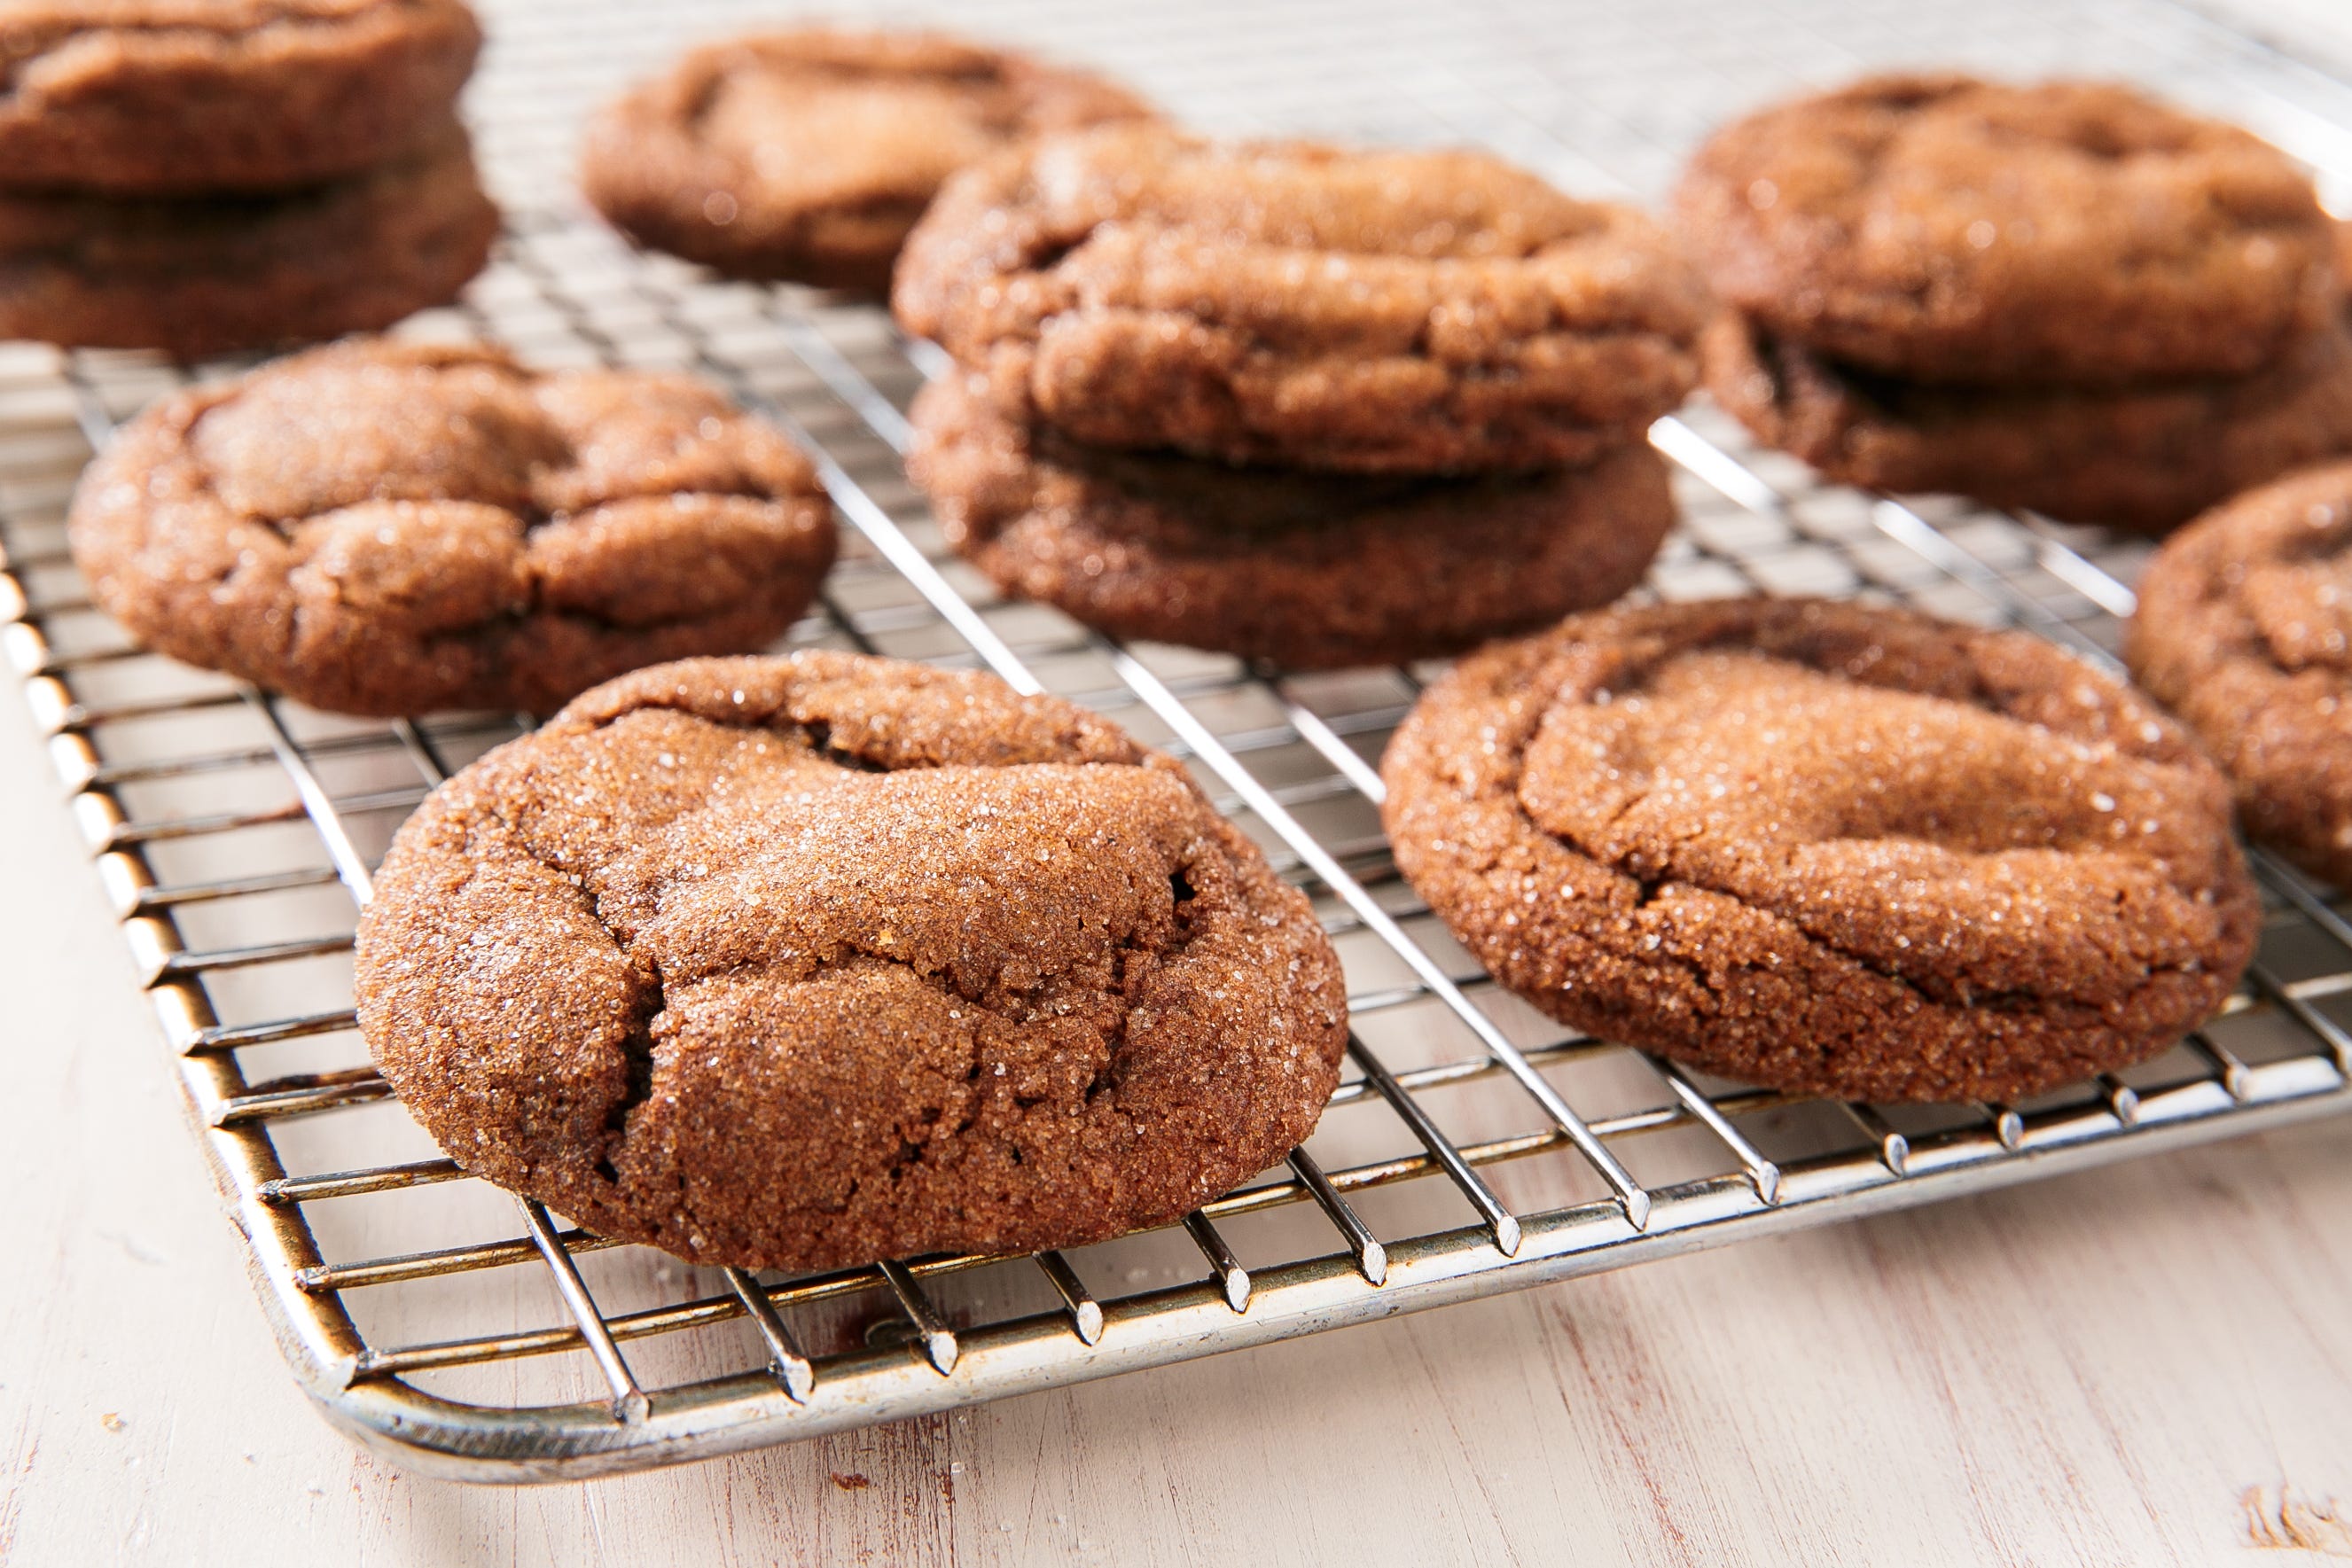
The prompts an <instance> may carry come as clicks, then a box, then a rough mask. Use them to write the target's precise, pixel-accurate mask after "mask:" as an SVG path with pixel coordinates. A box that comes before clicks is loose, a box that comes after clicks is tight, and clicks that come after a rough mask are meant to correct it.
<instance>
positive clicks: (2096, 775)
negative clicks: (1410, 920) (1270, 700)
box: [1381, 600, 2261, 1101]
mask: <svg viewBox="0 0 2352 1568" xmlns="http://www.w3.org/2000/svg"><path fill="white" fill-rule="evenodd" d="M1381 776H1382V777H1383V778H1384V779H1386V780H1387V782H1388V787H1389V798H1388V802H1387V805H1386V807H1385V810H1384V814H1385V818H1386V821H1387V825H1388V829H1389V832H1390V836H1391V839H1392V841H1394V843H1395V846H1396V856H1397V863H1398V865H1399V866H1400V867H1401V868H1402V870H1403V872H1404V873H1405V875H1406V876H1407V877H1408V878H1410V879H1411V881H1412V884H1413V886H1414V887H1416V888H1417V889H1419V890H1420V892H1421V893H1422V894H1423V896H1424V897H1425V898H1427V899H1428V900H1429V902H1430V904H1431V906H1432V907H1433V909H1435V910H1436V912H1437V913H1438V915H1441V916H1442V917H1443V918H1444V921H1445V923H1446V925H1448V926H1449V927H1451V928H1452V930H1453V931H1454V935H1455V936H1458V937H1460V938H1461V939H1462V941H1463V942H1464V943H1465V945H1466V946H1468V947H1469V948H1470V949H1471V951H1472V952H1474V953H1475V954H1476V955H1477V956H1478V957H1479V958H1480V960H1481V961H1483V962H1484V963H1485V964H1486V967H1487V968H1488V969H1489V970H1490V971H1491V972H1492V973H1493V974H1494V975H1495V977H1496V978H1497V979H1499V980H1501V981H1502V982H1503V984H1505V985H1506V986H1507V987H1509V988H1511V989H1512V990H1513V991H1516V992H1517V993H1518V994H1519V995H1520V996H1522V997H1525V998H1528V1000H1529V1001H1530V1002H1532V1003H1534V1004H1535V1005H1536V1006H1537V1007H1538V1008H1540V1009H1543V1010H1544V1011H1546V1012H1548V1013H1549V1014H1550V1015H1551V1016H1552V1017H1554V1018H1557V1019H1561V1020H1562V1021H1564V1022H1567V1023H1570V1024H1573V1025H1575V1026H1577V1027H1578V1028H1580V1029H1584V1030H1591V1031H1592V1032H1593V1033H1595V1034H1598V1035H1601V1036H1604V1037H1606V1038H1609V1039H1612V1040H1623V1041H1626V1042H1628V1043H1630V1044H1633V1045H1638V1046H1643V1047H1646V1048H1648V1049H1650V1050H1653V1051H1661V1052H1663V1053H1664V1054H1666V1055H1668V1056H1672V1057H1675V1058H1676V1059H1677V1060H1680V1061H1685V1062H1689V1063H1691V1064H1693V1065H1695V1066H1697V1067H1700V1068H1704V1069H1706V1070H1707V1071H1713V1072H1720V1073H1723V1074H1726V1075H1727V1076H1730V1077H1734V1078H1739V1079H1743V1080H1746V1081H1747V1082H1753V1083H1760V1084H1765V1085H1768V1086H1770V1087H1772V1088H1776V1089H1781V1090H1787V1091H1790V1092H1804V1093H1817V1094H1830V1095H1838V1096H1843V1097H1846V1098H1850V1099H1861V1100H1887V1101H1894V1100H1954V1099H1969V1098H1975V1099H1989V1100H2012V1099H2016V1098H2019V1097H2021V1096H2024V1095H2028V1094H2032V1093H2035V1092H2039V1091H2042V1090H2044V1089H2048V1088H2050V1087H2052V1086H2053V1085H2055V1084H2058V1083H2062V1082H2067V1081H2068V1080H2071V1079H2074V1078H2079V1077H2081V1076H2083V1075H2084V1074H2085V1073H2089V1072H2093V1071H2099V1070H2103V1069H2112V1068H2116V1067H2120V1066H2123V1065H2125V1064H2126V1063H2129V1062H2134V1061H2140V1060H2143V1059H2144V1058H2147V1057H2148V1056H2151V1055H2154V1054H2156V1053H2157V1052H2158V1051H2162V1050H2164V1049H2166V1048H2167V1047H2168V1046H2169V1045H2171V1044H2172V1043H2173V1042H2174V1041H2176V1040H2179V1037H2180V1036H2181V1034H2182V1033H2183V1032H2184V1031H2186V1030H2189V1029H2192V1028H2195V1027H2196V1026H2197V1025H2198V1024H2200V1022H2202V1021H2203V1020H2204V1019H2205V1018H2206V1017H2207V1015H2208V1014H2210V1012H2211V1011H2212V1009H2214V1008H2215V1007H2216V1006H2218V1005H2219V1004H2220V1002H2221V1000H2222V998H2224V997H2225V996H2227V995H2228V993H2229V991H2230V988H2231V986H2232V985H2233V984H2235V982H2236V980H2237V977H2238V975H2239V973H2240V971H2241V970H2242V969H2243V967H2245V964H2246V962H2247V960H2248V958H2249V957H2250V956H2252V951H2253V944H2254V938H2255V935H2256V930H2257V927H2258V925H2259V922H2260V918H2261V905H2260V902H2259V900H2258V898H2257V897H2256V894H2255V892H2254V888H2253V884H2252V881H2251V880H2250V879H2249V878H2248V876H2247V873H2246V869H2245V866H2244V863H2243V861H2242V858H2241V856H2240V854H2239V852H2238V849H2237V845H2236V843H2235V841H2233V840H2232V839H2231V835H2230V800H2229V787H2228V785H2227V784H2226V783H2224V782H2223V780H2222V779H2221V776H2220V775H2219V774H2218V773H2216V772H2215V771H2214V769H2213V767H2212V765H2211V764H2210V763H2209V762H2207V761H2206V760H2205V758H2204V757H2203V756H2202V754H2201V753H2200V752H2199V751H2198V749H2197V747H2196V745H2195V744H2194V742H2192V741H2191V740H2190V739H2189V737H2188V736H2187V735H2186V734H2184V733H2183V732H2182V730H2181V729H2180V728H2179V727H2178V726H2176V725H2175V724H2173V723H2172V721H2171V720H2169V719H2168V718H2166V717H2165V716H2164V715H2163V713H2162V712H2161V711H2160V710H2159V709H2158V707H2157V706H2156V705H2155V704H2154V703H2153V702H2151V701H2150V700H2148V699H2147V697H2146V696H2144V695H2141V694H2139V693H2138V692H2137V691H2134V690H2133V689H2131V688H2130V687H2127V686H2125V685H2120V684H2119V683H2117V682H2115V681H2113V680H2110V679H2108V678H2107V677H2105V676H2104V675H2101V674H2098V673H2097V672H2095V671H2094V670H2093V669H2091V668H2090V667H2089V666H2087V665H2085V664H2083V663H2081V662H2080V661H2078V660H2076V659H2074V658H2073V657H2071V656H2069V655H2067V654H2065V653H2062V652H2060V651H2059V650H2058V649H2056V648H2055V647H2053V646H2052V645H2051V644H2049V643H2043V642H2042V641H2040V640H2038V639H2036V638H2033V637H2031V636H2029V635H2027V634H2025V633H2022V632H1985V631H1979V630H1976V629H1973V628H1969V627H1963V626H1956V625H1948V624H1945V623H1943V622H1936V621H1930V620H1927V619H1925V618H1923V617H1919V616H1916V615H1912V614H1909V613H1907V612H1897V611H1890V610H1881V609H1873V608H1868V607H1865V606H1861V605H1852V604H1834V603H1827V602H1822V601H1803V600H1798V601H1778V600H1732V601H1717V602H1712V603H1700V604H1685V605H1675V606H1668V607H1664V608H1658V609H1642V610H1622V611H1615V612H1603V613H1601V614H1595V615H1585V616H1578V617H1573V618H1571V619H1570V620H1569V621H1567V622H1563V623H1562V624H1561V625H1560V626H1559V627H1558V628H1556V629H1555V630H1553V631H1550V632H1543V633H1540V634H1539V635H1538V636H1535V637H1531V638H1528V639H1526V640H1524V641H1521V642H1517V643H1506V644H1499V645H1497V646H1496V647H1492V648H1489V649H1486V650H1485V651H1484V652H1481V653H1475V654H1474V655H1472V656H1471V657H1470V658H1468V659H1467V660H1465V661H1464V662H1463V663H1462V664H1460V665H1459V666H1457V667H1456V668H1455V669H1454V672H1453V673H1452V674H1449V675H1448V676H1447V677H1446V678H1445V679H1444V680H1443V681H1441V682H1440V683H1438V684H1437V685H1434V686H1433V687H1432V688H1431V689H1430V690H1429V692H1428V693H1427V694H1426V695H1424V696H1423V698H1422V700H1421V702H1420V703H1419V704H1418V705H1417V706H1415V708H1414V709H1413V712H1412V715H1411V716H1409V717H1408V718H1407V719H1406V720H1405V723H1404V725H1403V727H1402V728H1401V729H1399V730H1398V732H1397V735H1396V737H1395V739H1394V740H1393V741H1392V742H1391V745H1390V747H1389V752H1388V755H1387V757H1386V758H1384V759H1383V761H1382V764H1381Z"/></svg>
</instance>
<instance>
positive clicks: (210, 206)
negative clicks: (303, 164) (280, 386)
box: [0, 120, 499, 360]
mask: <svg viewBox="0 0 2352 1568" xmlns="http://www.w3.org/2000/svg"><path fill="white" fill-rule="evenodd" d="M498 233H499V210H498V208H497V207H496V206H495V205H493V204H492V203H491V201H490V199H489V197H488V196H487V195H485V194H483V193H482V186H481V182H480V179H479V178H478V175H477V174H476V173H475V171H474V157H473V152H472V150H471V148H470V147H469V146H468V145H467V140H466V135H465V132H464V131H461V130H459V129H458V128H457V124H456V122H455V121H454V120H451V121H446V122H445V124H444V127H443V130H442V132H441V134H440V135H439V136H438V137H436V139H435V140H433V141H429V142H427V143H426V144H425V145H424V146H422V147H420V148H419V149H418V150H417V151H416V152H413V153H411V154H409V155H407V156H406V157H404V158H402V159H400V160H399V161H397V162H393V163H390V164H387V165H385V166H384V167H383V168H382V169H379V170H376V171H374V172H371V173H367V174H362V175H361V176H359V177H357V178H355V179H352V180H345V181H339V182H337V183H332V184H328V185H320V186H314V187H312V188H311V189H310V190H307V191H303V192H300V193H296V194H291V195H285V196H244V197H214V198H207V199H199V200H187V201H162V200H155V201H149V200H119V199H114V198H110V197H100V196H76V195H54V194H51V195H25V194H16V195H7V194H0V338H31V339H37V340H42V341H46V342H51V343H60V344H66V345H68V346H74V347H86V348H116V349H157V350H163V352H164V353H167V354H170V355H172V356H173V357H174V358H176V359H180V360H195V359H202V358H204V357H205V356H207V355H211V354H225V353H230V352H234V351H237V350H247V349H259V348H268V347H271V346H274V345H278V344H284V343H299V342H312V341H316V340H320V339H322V338H333V337H339V336H341V334H343V333H346V332H363V331H373V330H376V329H379V328H383V327H388V326H390V325H392V324H393V323H394V321H397V320H399V319H401V318H403V317H404V316H408V315H411V314H413V313H414V312H415V311H418V310H422V309H425V308H428V307H431V306H435V305H442V304H446V303H447V302H448V301H449V300H451V299H454V298H457V292H458V291H459V290H460V289H462V288H463V287H465V286H466V284H467V281H468V280H469V279H471V278H472V277H473V276H474V275H475V274H476V273H478V272H479V271H480V270H481V269H482V267H483V265H484V264H485V263H487V262H488V260H489V256H490V246H491V244H492V242H493V241H495V240H496V239H497V237H498Z"/></svg>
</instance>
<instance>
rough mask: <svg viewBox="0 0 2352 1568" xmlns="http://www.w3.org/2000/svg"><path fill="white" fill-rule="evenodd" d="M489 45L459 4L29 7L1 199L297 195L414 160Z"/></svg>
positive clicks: (7, 94) (11, 55)
mask: <svg viewBox="0 0 2352 1568" xmlns="http://www.w3.org/2000/svg"><path fill="white" fill-rule="evenodd" d="M481 41H482V34H481V28H480V26H479V25H478V24H477V23H476V21H475V20H474V15H473V13H472V12H471V11H469V10H467V8H466V6H465V5H462V4H460V3H459V0H16V3H15V4H12V5H9V6H8V8H7V13H6V16H5V18H0V188H5V189H11V190H42V189H72V190H76V191H80V192H86V193H100V192H102V193H110V194H114V195H130V196H184V195H193V194H195V193H200V192H231V191H247V192H262V191H280V190H284V189H286V188H287V187H289V186H296V185H305V184H310V183H317V182H321V181H328V180H336V179H343V178H347V177H350V176H352V175H357V174H360V173H362V172H364V171H366V170H370V169H373V168H374V167H376V166H377V165H379V164H382V163H384V162H390V161H392V160H394V159H395V158H399V157H402V156H404V155H405V154H406V153H407V152H409V151H410V150H411V149H412V148H413V147H415V144H416V143H417V142H418V141H420V140H424V139H427V138H429V137H430V136H431V135H432V134H433V133H434V128H435V127H436V125H438V124H439V123H440V122H441V121H443V120H446V119H447V118H448V117H449V111H450V106H451V105H452V104H453V103H454V102H456V100H457V89H459V88H461V87H462V86H464V85H465V81H466V78H467V75H468V74H469V73H470V72H471V71H472V70H473V68H474V57H475V56H476V54H477V53H478V51H479V49H480V47H481Z"/></svg>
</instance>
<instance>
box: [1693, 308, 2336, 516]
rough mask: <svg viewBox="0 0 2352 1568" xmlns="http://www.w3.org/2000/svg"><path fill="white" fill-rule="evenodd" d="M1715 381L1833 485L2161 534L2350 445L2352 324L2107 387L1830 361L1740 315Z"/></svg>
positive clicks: (1765, 435) (1718, 359)
mask: <svg viewBox="0 0 2352 1568" xmlns="http://www.w3.org/2000/svg"><path fill="white" fill-rule="evenodd" d="M1701 344H1702V349H1703V354H1702V358H1703V360H1704V362H1705V366H1706V388H1707V391H1708V392H1709V393H1710V394H1712V395H1713V397H1714V398H1715V400H1716V402H1717V403H1719V404H1721V405H1722V406H1723V407H1724V408H1725V409H1726V410H1727V412H1729V413H1731V414H1732V415H1734V416H1735V417H1736V418H1738V421H1739V423H1742V424H1743V425H1745V426H1747V427H1748V431H1749V432H1750V433H1751V434H1754V435H1755V437H1756V438H1757V439H1758V440H1759V441H1761V442H1763V443H1765V444H1768V445H1771V446H1777V447H1780V448H1781V449H1782V450H1784V451H1788V452H1792V453H1794V454H1796V455H1798V456H1800V457H1801V458H1803V459H1804V460H1805V461H1806V462H1808V463H1811V465H1813V466H1814V467H1816V468H1818V469H1820V470H1821V471H1822V473H1824V474H1826V475H1827V476H1830V477H1831V478H1832V479H1836V480H1839V481H1842V482H1843V483H1845V484H1849V485H1859V486H1864V487H1865V488H1869V489H1875V490H1887V491H1895V492H1915V493H1916V492H1944V493H1950V494H1955V495H1965V496H1972V497H1976V498H1977V499H1979V500H1980V501H1984V502H1987V503H1990V505H1993V506H1996V507H2031V508H2032V509H2033V510H2035V511H2040V512H2045V513H2047V514H2049V515H2050V516H2051V517H2062V518H2064V519H2066V520H2067V521H2070V522H2078V523H2105V524H2107V525H2109V526H2110V527H2114V528H2131V529H2136V530H2137V531H2140V532H2143V533H2151V534H2160V533H2164V532H2166V531H2168V530H2169V529H2171V528H2175V527H2177V526H2179V524H2181V523H2183V522H2186V521H2187V520H2188V519H2189V518H2190V517H2195V516H2196V515H2197V514H2198V513H2199V512H2201V511H2203V510H2204V509H2205V508H2206V507H2210V506H2212V505H2213V504H2214V503H2215V502H2217V501H2221V500H2222V499H2224V498H2225V497H2230V496H2233V495H2236V494H2237V493H2238V492H2239V491H2241V490H2243V489H2245V488H2246V487H2248V486H2252V485H2259V484H2261V483H2263V481H2264V480H2266V479H2270V478H2273V477H2275V476H2278V475H2280V474H2284V473H2285V472H2287V471H2288V470H2289V469H2292V468H2296V467H2299V466H2301V465H2304V464H2306V463H2310V462H2314V461H2315V460H2317V459H2320V458H2323V457H2328V456H2333V455H2336V453H2339V452H2342V451H2345V450H2346V449H2347V447H2352V329H2348V328H2347V326H2346V325H2345V324H2344V323H2343V322H2341V321H2338V322H2336V323H2333V324H2331V325H2330V326H2329V327H2328V328H2327V329H2326V330H2324V331H2321V332H2318V333H2316V334H2315V335H2313V336H2311V337H2309V338H2306V339H2305V340H2303V341H2301V342H2300V343H2298V344H2296V345H2295V346H2294V348H2293V349H2291V350H2288V352H2287V354H2286V357H2285V358H2284V359H2283V360H2282V361H2279V362H2278V363H2277V364H2275V365H2273V366H2270V367H2268V368H2266V369H2263V370H2260V371H2255V372H2254V373H2253V374H2252V375H2250V376H2245V377H2242V378H2237V379H2212V380H2204V381H2184V382H2144V383H2140V384H2137V385H2133V386H2121V387H2109V388H2072V387H2024V388H2016V389H2002V388H1976V387H1948V386H1930V385H1926V384H1923V383H1920V382H1906V381H1901V380H1898V379H1895V378H1893V377H1888V376H1883V375H1877V374H1874V373H1872V372H1868V371H1858V370H1855V369H1853V368H1852V367H1850V366H1845V365H1841V364H1838V363H1836V362H1834V361H1830V360H1826V359H1824V358H1822V356H1821V355H1819V354H1817V353H1814V352H1812V351H1811V350H1807V349H1804V348H1801V347H1800V346H1798V345H1797V344H1795V343H1793V342H1791V341H1790V340H1788V339H1785V338H1776V337H1774V336H1772V335H1771V333H1770V332H1769V329H1764V328H1761V327H1757V326H1753V325H1751V324H1750V323H1748V322H1746V321H1743V320H1742V319H1740V318H1739V317H1738V316H1736V315H1734V314H1733V313H1731V312H1729V311H1726V312H1725V313H1724V314H1723V315H1721V316H1719V317H1718V318H1717V319H1716V320H1714V321H1713V322H1710V323H1709V324H1708V326H1707V329H1706V334H1705V335H1704V337H1703V338H1702V340H1701Z"/></svg>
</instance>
